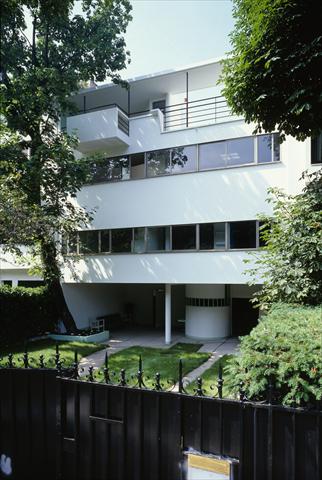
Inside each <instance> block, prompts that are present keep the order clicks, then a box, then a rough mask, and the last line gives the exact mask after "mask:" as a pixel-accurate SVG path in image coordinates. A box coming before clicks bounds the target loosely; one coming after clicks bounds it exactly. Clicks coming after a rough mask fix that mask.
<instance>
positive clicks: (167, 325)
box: [164, 283, 171, 345]
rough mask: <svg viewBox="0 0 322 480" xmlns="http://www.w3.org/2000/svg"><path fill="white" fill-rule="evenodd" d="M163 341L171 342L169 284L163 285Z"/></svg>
mask: <svg viewBox="0 0 322 480" xmlns="http://www.w3.org/2000/svg"><path fill="white" fill-rule="evenodd" d="M164 336H165V343H166V344H167V345H169V344H170V343H171V284H169V283H167V284H166V286H165V322H164Z"/></svg>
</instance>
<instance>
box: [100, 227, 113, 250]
mask: <svg viewBox="0 0 322 480" xmlns="http://www.w3.org/2000/svg"><path fill="white" fill-rule="evenodd" d="M110 251H111V250H110V231H109V230H101V252H103V253H105V252H110Z"/></svg>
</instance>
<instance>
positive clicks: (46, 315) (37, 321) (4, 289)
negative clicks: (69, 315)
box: [0, 285, 56, 346]
mask: <svg viewBox="0 0 322 480" xmlns="http://www.w3.org/2000/svg"><path fill="white" fill-rule="evenodd" d="M53 307H54V305H53V301H52V299H51V297H50V295H49V294H48V292H47V289H46V287H36V288H26V287H9V286H7V285H0V345H2V346H3V345H10V344H12V343H16V342H20V341H24V340H27V339H28V338H30V337H35V336H38V335H43V334H44V333H46V332H48V331H52V330H54V329H55V324H56V318H55V316H54V312H55V308H53Z"/></svg>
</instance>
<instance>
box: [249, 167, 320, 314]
mask: <svg viewBox="0 0 322 480" xmlns="http://www.w3.org/2000/svg"><path fill="white" fill-rule="evenodd" d="M303 177H304V180H305V182H306V186H305V187H304V190H303V193H301V194H299V195H296V196H291V195H286V194H285V193H283V192H282V191H280V190H278V189H274V188H273V189H271V190H270V197H269V199H268V201H269V202H271V203H272V205H273V216H272V217H267V216H262V217H261V220H262V221H263V225H262V227H261V236H262V238H263V239H264V241H265V242H266V246H265V247H264V250H263V251H262V252H260V253H254V254H253V255H254V256H255V266H254V268H252V269H250V270H249V272H248V273H250V274H251V275H253V277H254V283H255V282H257V281H256V278H258V276H259V277H261V278H262V280H263V286H262V288H261V290H260V291H259V292H257V294H256V295H255V297H254V301H255V302H258V303H259V304H260V306H261V308H266V307H267V306H269V305H270V304H272V303H275V302H286V303H299V304H309V305H318V304H322V170H318V171H317V172H315V173H313V174H310V175H309V174H307V173H305V174H303ZM257 283H258V282H257Z"/></svg>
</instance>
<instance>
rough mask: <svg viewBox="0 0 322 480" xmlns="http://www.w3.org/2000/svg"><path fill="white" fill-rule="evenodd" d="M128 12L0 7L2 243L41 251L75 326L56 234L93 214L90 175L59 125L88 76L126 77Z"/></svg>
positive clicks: (56, 2) (74, 5) (63, 3)
mask: <svg viewBox="0 0 322 480" xmlns="http://www.w3.org/2000/svg"><path fill="white" fill-rule="evenodd" d="M130 11H131V5H130V3H129V1H128V0H83V1H82V2H76V1H74V0H23V1H17V0H3V2H2V5H1V16H2V19H1V20H2V22H1V91H0V95H1V99H0V100H1V102H0V103H1V112H0V115H1V117H0V118H1V138H2V142H1V146H0V155H1V156H0V218H1V220H0V239H1V241H2V242H4V243H5V245H6V248H7V249H15V250H16V251H17V245H18V244H27V245H29V248H30V249H34V250H35V251H36V252H39V251H40V253H41V259H42V263H43V275H44V279H45V281H46V283H47V284H48V285H51V287H52V289H53V290H54V291H56V292H57V295H58V292H60V295H58V297H57V302H56V303H57V306H58V310H59V309H60V310H61V311H64V312H65V317H66V318H65V320H66V319H67V317H69V320H70V321H69V325H71V318H70V315H69V313H68V312H67V307H66V304H65V302H64V298H63V295H62V292H61V288H60V284H59V277H60V269H59V263H58V258H59V255H58V253H59V252H58V249H57V242H56V240H57V239H58V238H59V236H60V235H61V234H66V233H69V232H70V231H72V230H75V229H77V228H78V227H80V226H84V224H86V223H88V221H89V220H90V212H87V211H86V210H85V209H83V208H80V207H78V206H77V205H76V203H75V202H74V201H73V199H74V197H75V196H76V194H77V192H78V190H79V189H80V188H81V186H82V185H83V184H84V182H85V181H86V179H87V176H88V173H89V172H88V162H86V161H84V160H82V159H77V158H75V156H74V151H73V149H74V148H75V146H76V142H77V141H76V139H75V138H73V137H71V136H69V135H67V134H66V133H65V132H60V131H59V129H58V128H57V124H58V121H59V118H60V117H61V115H62V114H64V113H65V112H68V111H72V110H73V108H75V107H73V105H72V103H71V101H70V96H71V95H72V94H73V93H75V92H76V91H77V90H78V87H79V85H80V84H81V82H86V81H89V80H91V79H94V80H97V81H102V80H104V79H105V78H106V77H111V78H112V79H113V80H114V81H121V80H120V77H119V75H118V71H120V70H122V69H123V68H124V67H125V65H126V62H127V59H128V52H127V51H126V50H125V41H124V37H123V33H124V32H125V30H126V27H127V25H128V22H129V21H130V19H131V16H130ZM77 12H80V13H77ZM28 15H29V18H30V22H31V26H32V29H31V30H32V32H31V34H30V35H28V30H27V23H26V18H27V16H28ZM66 322H67V320H66ZM66 322H65V323H66Z"/></svg>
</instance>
